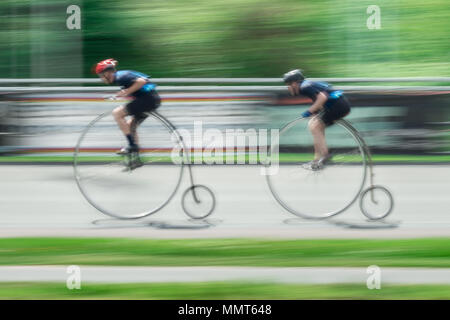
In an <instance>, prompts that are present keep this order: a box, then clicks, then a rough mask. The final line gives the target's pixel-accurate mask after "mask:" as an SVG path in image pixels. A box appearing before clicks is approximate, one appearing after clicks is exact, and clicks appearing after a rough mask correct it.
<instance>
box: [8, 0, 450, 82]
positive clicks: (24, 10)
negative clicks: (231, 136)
mask: <svg viewBox="0 0 450 320" xmlns="http://www.w3.org/2000/svg"><path fill="white" fill-rule="evenodd" d="M72 4H75V5H79V6H80V8H81V30H69V29H68V28H67V27H66V19H67V18H68V17H69V16H70V14H68V13H67V12H66V9H67V7H68V6H69V5H72ZM372 4H375V5H378V6H379V7H380V9H381V29H378V30H369V29H368V28H367V25H366V21H367V19H368V18H369V16H370V14H368V13H367V12H366V10H367V7H368V6H369V5H372ZM449 13H450V1H448V0H429V1H422V0H409V1H407V0H392V1H388V0H379V1H372V0H370V1H366V0H341V1H331V0H315V1H305V0H279V1H272V0H270V1H269V0H227V1H224V0H190V1H186V0H167V1H154V0H147V1H144V0H126V1H123V0H122V1H118V0H109V1H99V0H73V1H66V0H59V1H57V0H2V1H1V2H0V16H1V19H0V40H1V41H0V78H9V77H11V78H12V77H24V78H27V77H67V78H73V77H91V76H92V74H91V68H92V65H93V64H94V63H95V62H97V61H99V60H101V59H105V58H109V57H114V58H116V59H118V60H119V61H120V68H126V69H128V68H130V69H136V70H139V71H142V72H146V73H149V74H151V75H152V76H153V77H279V76H281V75H282V74H283V73H284V72H285V71H287V70H289V69H292V68H302V69H304V70H305V71H306V74H307V76H310V77H391V76H448V75H449V73H450V59H449V58H450V42H449V35H450V31H449V30H450V20H449V19H448V17H449Z"/></svg>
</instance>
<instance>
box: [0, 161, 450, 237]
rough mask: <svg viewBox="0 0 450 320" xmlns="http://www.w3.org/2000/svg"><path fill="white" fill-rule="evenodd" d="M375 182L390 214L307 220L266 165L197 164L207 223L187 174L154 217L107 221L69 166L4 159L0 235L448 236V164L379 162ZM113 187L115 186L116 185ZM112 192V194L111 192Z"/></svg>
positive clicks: (355, 211)
mask: <svg viewBox="0 0 450 320" xmlns="http://www.w3.org/2000/svg"><path fill="white" fill-rule="evenodd" d="M375 173H376V181H377V183H379V184H382V185H384V186H386V187H388V188H389V189H390V190H391V192H392V193H393V195H394V198H395V207H394V211H393V213H392V214H391V215H390V216H389V217H388V219H387V220H386V221H385V222H383V223H381V222H368V221H367V220H366V219H365V218H364V216H363V215H362V214H361V213H360V211H359V207H358V206H357V205H353V206H352V207H351V208H350V209H349V210H348V211H346V212H344V213H342V214H340V215H338V216H337V217H336V218H334V219H332V220H330V221H309V220H308V221H307V220H302V219H299V218H297V217H295V216H293V215H292V214H290V213H288V212H286V211H285V210H284V209H283V208H282V207H281V206H280V205H279V204H278V203H277V202H276V201H275V200H274V198H273V197H272V195H271V193H270V191H269V188H268V186H267V184H266V181H265V177H264V176H263V175H261V173H260V167H258V166H249V165H240V166H239V165H216V166H196V167H194V174H195V178H196V180H197V182H198V183H201V184H205V185H208V186H209V187H211V189H213V190H214V192H215V195H216V198H217V207H216V210H215V211H214V213H213V214H212V215H211V216H210V217H209V218H208V219H207V221H190V220H189V219H188V218H187V216H186V215H185V214H184V213H183V210H182V208H181V205H180V202H181V194H182V191H184V190H185V189H186V187H187V186H188V179H187V175H184V177H183V181H182V184H181V187H180V189H179V190H178V192H177V193H176V195H175V197H174V198H173V199H172V201H171V202H170V203H169V204H168V205H167V206H166V207H164V208H163V209H162V210H161V211H159V212H157V213H156V214H155V215H152V216H150V217H148V218H144V219H141V220H132V221H118V220H113V219H109V218H108V217H107V216H105V215H103V214H102V213H100V212H99V211H97V210H96V209H95V208H93V207H92V206H91V205H90V204H89V203H88V202H87V201H86V200H85V199H84V197H83V196H82V194H81V193H80V191H79V190H78V188H77V185H76V183H75V181H74V178H73V169H72V167H71V166H70V165H0V177H1V182H0V237H23V236H26V237H31V236H81V237H94V236H105V237H140V238H221V237H264V238H414V237H444V236H449V235H450V209H449V208H450V197H449V196H448V192H449V190H450V170H449V167H448V165H407V166H406V165H405V166H400V165H395V166H394V165H392V166H391V165H379V166H376V167H375ZM111 190H114V185H113V184H112V185H111ZM112 194H113V192H112Z"/></svg>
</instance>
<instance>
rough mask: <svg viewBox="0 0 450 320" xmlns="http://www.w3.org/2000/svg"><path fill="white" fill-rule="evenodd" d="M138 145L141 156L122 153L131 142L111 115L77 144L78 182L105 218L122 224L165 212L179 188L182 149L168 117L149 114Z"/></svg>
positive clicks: (100, 119) (94, 124)
mask: <svg viewBox="0 0 450 320" xmlns="http://www.w3.org/2000/svg"><path fill="white" fill-rule="evenodd" d="M137 142H138V144H139V146H140V153H139V155H133V156H132V157H130V156H127V155H118V154H117V151H119V150H120V149H121V148H122V147H123V146H126V145H127V140H126V138H125V136H124V135H123V134H122V132H121V131H120V130H119V127H118V126H117V124H116V122H115V120H114V118H113V116H112V113H111V112H106V113H104V114H102V115H100V116H98V117H97V118H96V119H94V120H93V121H92V122H91V123H90V124H89V125H88V126H87V127H86V128H85V130H84V131H83V132H82V134H81V136H80V138H79V140H78V143H77V146H76V150H75V155H74V174H75V180H76V182H77V184H78V187H79V189H80V191H81V193H82V194H83V196H84V197H85V198H86V200H87V201H88V202H89V203H90V204H91V205H92V206H94V207H95V208H97V209H98V210H99V211H101V212H103V213H104V214H107V215H109V216H112V217H115V218H119V219H136V218H142V217H145V216H148V215H150V214H152V213H155V212H157V211H158V210H160V209H161V208H163V207H164V206H165V205H166V204H167V203H168V202H169V201H170V199H171V198H172V197H173V195H174V194H175V192H176V190H177V188H178V186H179V184H180V181H181V175H182V170H183V168H182V166H183V159H182V152H183V146H182V142H181V141H180V138H179V136H178V135H177V134H176V133H175V132H174V128H173V127H172V126H171V125H170V124H169V123H168V122H167V121H165V119H164V118H162V117H161V116H160V115H159V114H157V113H154V112H151V113H149V114H148V118H147V119H146V120H145V121H143V122H142V123H141V124H140V125H139V127H138V129H137ZM136 161H138V163H139V167H135V166H134V164H136Z"/></svg>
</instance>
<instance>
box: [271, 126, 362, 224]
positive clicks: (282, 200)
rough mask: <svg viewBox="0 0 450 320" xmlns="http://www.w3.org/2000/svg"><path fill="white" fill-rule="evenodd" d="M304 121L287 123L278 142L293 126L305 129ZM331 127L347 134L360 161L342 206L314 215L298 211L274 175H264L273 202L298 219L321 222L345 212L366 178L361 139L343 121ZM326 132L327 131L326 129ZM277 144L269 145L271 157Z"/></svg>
mask: <svg viewBox="0 0 450 320" xmlns="http://www.w3.org/2000/svg"><path fill="white" fill-rule="evenodd" d="M306 120H307V118H303V117H300V118H297V119H294V120H292V121H291V122H288V123H287V124H286V125H285V126H284V127H282V128H281V129H280V133H279V137H280V139H279V140H281V139H282V137H283V134H285V133H286V132H288V130H290V129H291V128H293V127H294V126H296V125H297V124H299V123H302V126H303V127H306V126H305V123H304V121H306ZM302 121H303V122H302ZM303 127H302V128H303ZM333 127H335V128H340V129H341V131H342V132H345V133H346V134H347V138H348V137H350V138H351V141H352V143H353V144H354V146H353V148H354V149H355V151H354V152H355V156H357V157H358V161H360V162H359V164H356V166H357V168H358V166H360V172H359V176H358V181H357V182H356V183H355V186H354V188H353V189H352V190H353V191H352V192H351V196H348V199H347V200H345V202H344V204H343V205H339V207H338V208H336V209H331V210H326V211H325V210H324V212H320V213H315V212H314V213H313V212H312V210H311V209H310V211H309V212H308V211H303V210H301V209H298V208H297V207H294V206H293V205H292V202H293V201H296V200H289V201H288V200H287V199H288V196H284V195H283V194H282V190H281V189H282V187H278V186H277V184H278V183H277V182H276V181H275V178H274V177H275V175H274V174H266V181H267V184H268V186H269V189H270V192H271V193H272V195H273V197H274V198H275V200H276V201H277V202H278V203H279V204H280V205H281V206H282V207H283V208H284V209H285V210H287V211H288V212H290V213H292V214H294V215H296V216H298V217H301V218H304V219H313V220H321V219H326V218H330V217H333V216H335V215H337V214H339V213H341V212H344V211H345V210H347V209H348V208H349V207H350V206H351V205H352V204H353V203H354V202H355V201H356V200H357V199H358V196H359V195H360V193H361V190H362V189H363V188H364V185H365V181H366V178H367V155H366V151H365V145H364V143H363V141H362V138H361V137H360V136H359V135H358V133H357V132H356V130H355V129H354V128H353V127H352V126H351V125H350V124H349V123H348V122H347V121H345V120H338V121H336V122H335V124H334V126H333ZM327 130H329V129H327ZM308 134H309V133H308ZM279 144H280V142H278V144H274V145H271V147H270V150H271V155H272V154H273V153H274V152H276V150H278V149H279V147H280V145H279ZM356 152H357V154H356ZM349 164H350V163H349ZM282 165H283V164H282V163H281V164H280V168H281V166H282ZM270 166H271V163H270V162H269V163H267V164H266V167H270ZM325 170H327V168H326V167H325V169H324V170H323V171H325ZM266 171H267V170H266ZM318 174H320V173H318ZM355 180H356V178H355ZM277 189H279V190H277ZM289 197H290V199H295V197H293V196H289Z"/></svg>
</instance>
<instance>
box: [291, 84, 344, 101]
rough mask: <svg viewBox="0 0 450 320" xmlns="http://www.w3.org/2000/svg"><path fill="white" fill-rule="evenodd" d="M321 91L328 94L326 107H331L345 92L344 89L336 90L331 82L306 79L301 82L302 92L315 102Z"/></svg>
mask: <svg viewBox="0 0 450 320" xmlns="http://www.w3.org/2000/svg"><path fill="white" fill-rule="evenodd" d="M320 92H325V93H326V94H327V95H328V100H327V101H326V102H325V107H331V106H332V105H333V104H334V102H335V101H336V100H337V99H339V97H341V96H342V95H343V94H344V93H343V92H342V91H340V90H335V89H333V87H332V86H331V85H330V84H328V83H326V82H322V81H309V80H304V81H303V82H302V83H301V84H300V94H302V95H305V96H307V97H309V98H310V99H311V100H312V101H313V102H314V101H316V99H317V95H318V94H319V93H320Z"/></svg>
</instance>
